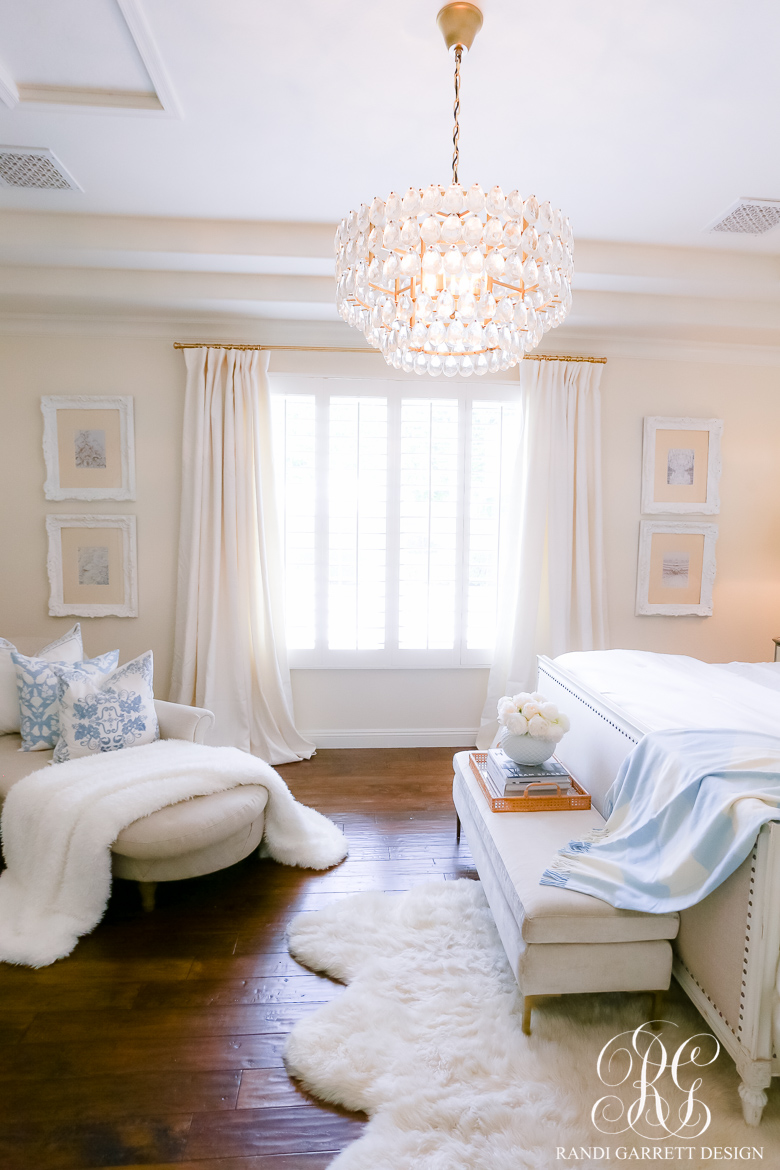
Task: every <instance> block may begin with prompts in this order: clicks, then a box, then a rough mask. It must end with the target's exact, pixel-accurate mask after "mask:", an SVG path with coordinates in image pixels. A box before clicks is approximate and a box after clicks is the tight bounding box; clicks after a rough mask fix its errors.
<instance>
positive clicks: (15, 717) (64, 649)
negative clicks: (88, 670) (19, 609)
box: [0, 622, 84, 735]
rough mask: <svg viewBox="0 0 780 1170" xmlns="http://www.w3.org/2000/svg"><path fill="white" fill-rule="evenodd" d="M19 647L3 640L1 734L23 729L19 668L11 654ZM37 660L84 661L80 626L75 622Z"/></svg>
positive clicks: (0, 653) (0, 654)
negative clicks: (17, 675) (17, 683)
mask: <svg viewBox="0 0 780 1170" xmlns="http://www.w3.org/2000/svg"><path fill="white" fill-rule="evenodd" d="M15 650H16V647H15V646H14V645H13V644H12V643H11V642H8V641H7V640H6V639H5V638H0V735H11V734H12V733H13V732H14V731H16V732H18V731H19V728H20V717H19V691H18V689H17V685H16V666H15V665H14V663H13V662H12V661H11V654H12V653H13V652H14V651H15ZM35 657H36V658H45V660H46V661H47V662H81V660H82V659H83V657H84V648H83V646H82V645H81V626H80V624H79V623H78V622H76V624H75V626H74V627H73V629H71V630H68V632H67V634H63V635H62V637H61V638H58V639H57V641H56V642H50V643H49V645H48V646H45V647H44V648H43V650H41V652H40V654H36V655H35Z"/></svg>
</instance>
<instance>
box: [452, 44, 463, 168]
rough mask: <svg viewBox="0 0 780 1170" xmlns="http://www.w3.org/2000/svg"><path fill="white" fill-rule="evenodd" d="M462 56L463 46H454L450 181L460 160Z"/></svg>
mask: <svg viewBox="0 0 780 1170" xmlns="http://www.w3.org/2000/svg"><path fill="white" fill-rule="evenodd" d="M462 56H463V46H462V45H456V46H455V103H454V105H453V107H452V113H453V116H454V118H455V125H454V127H453V130H452V147H453V150H452V181H453V183H457V181H458V163H459V161H460V150H459V147H458V144H459V140H460V122H459V121H458V119H459V117H460V62H461V58H462Z"/></svg>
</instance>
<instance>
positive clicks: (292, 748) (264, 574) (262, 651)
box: [171, 347, 314, 764]
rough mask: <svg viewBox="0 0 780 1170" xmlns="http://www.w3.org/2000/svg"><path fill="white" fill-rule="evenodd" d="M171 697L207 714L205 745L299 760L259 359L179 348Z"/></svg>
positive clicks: (257, 354)
mask: <svg viewBox="0 0 780 1170" xmlns="http://www.w3.org/2000/svg"><path fill="white" fill-rule="evenodd" d="M184 355H185V359H186V362H187V392H186V401H185V407H184V436H183V471H182V510H181V533H180V541H179V586H178V599H177V608H176V638H175V646H174V664H173V678H172V683H171V699H172V700H174V701H175V702H179V703H189V704H194V705H195V706H198V707H208V708H209V709H210V710H211V711H213V712H214V714H215V716H216V720H215V724H214V728H213V731H212V733H211V736H210V742H211V743H212V744H214V745H232V746H234V747H238V748H242V749H243V750H244V751H248V752H252V754H253V755H256V756H259V757H260V758H261V759H263V760H266V761H267V762H268V763H269V764H284V763H287V762H289V761H291V760H300V759H308V757H309V756H311V755H312V754H313V753H314V745H313V744H311V743H308V742H307V740H305V739H304V738H303V737H302V736H301V735H300V734H299V733H298V731H296V728H295V724H294V722H293V709H292V693H291V689H290V672H289V669H288V666H287V648H286V644H285V633H284V582H283V567H282V559H281V547H280V541H279V530H278V520H277V514H276V500H275V490H274V476H273V463H272V455H271V404H270V393H269V387H268V354H267V353H263V352H261V351H258V350H237V349H209V348H206V347H203V348H198V349H187V350H185V351H184Z"/></svg>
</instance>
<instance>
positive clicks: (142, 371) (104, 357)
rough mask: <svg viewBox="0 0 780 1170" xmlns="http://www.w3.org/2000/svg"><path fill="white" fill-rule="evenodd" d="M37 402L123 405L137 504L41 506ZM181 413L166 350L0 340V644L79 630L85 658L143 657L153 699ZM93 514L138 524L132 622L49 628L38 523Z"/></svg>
mask: <svg viewBox="0 0 780 1170" xmlns="http://www.w3.org/2000/svg"><path fill="white" fill-rule="evenodd" d="M43 394H132V395H133V397H134V398H135V449H136V473H137V499H136V500H128V501H122V502H116V501H112V500H94V501H83V500H63V501H54V500H46V499H45V498H44V494H43V483H44V480H45V478H46V476H45V465H44V461H43V447H42V435H43V416H42V414H41V409H40V399H41V395H43ZM182 402H183V400H182V373H181V355H180V354H178V353H176V352H175V351H174V350H173V348H172V346H171V344H170V342H166V341H163V340H160V339H146V338H133V339H130V338H107V337H90V338H86V337H78V336H68V335H61V334H39V335H27V336H24V337H9V336H2V337H0V500H2V512H1V514H0V549H2V556H0V633H2V636H3V637H7V636H8V635H9V634H11V635H12V634H34V635H41V636H46V637H47V638H52V639H53V638H55V637H57V636H58V635H59V634H61V633H63V632H64V631H65V630H66V629H68V628H69V627H70V626H71V625H72V624H73V623H74V622H75V621H77V620H80V621H81V627H82V631H83V636H84V645H85V648H86V651H87V653H88V654H98V653H102V652H103V651H105V650H111V649H113V648H114V647H115V646H118V647H119V649H120V653H121V657H120V661H125V660H127V659H129V658H134V657H135V656H136V655H137V654H141V653H143V651H144V650H148V649H149V648H150V647H151V648H152V649H153V650H154V658H155V691H156V693H157V695H158V696H159V697H160V698H165V697H166V695H167V693H168V685H169V680H170V671H171V656H172V652H173V603H174V590H175V582H176V556H177V533H178V523H179V518H178V513H179V491H180V488H179V479H180V475H181V453H180V439H179V436H180V433H181V417H182ZM93 512H94V513H104V512H105V513H109V514H114V515H117V514H131V515H135V516H136V517H137V525H138V599H139V605H138V611H139V616H138V617H137V618H116V617H105V618H80V619H76V618H53V617H49V616H48V600H49V585H48V577H47V575H46V548H47V541H46V529H45V517H46V515H47V514H48V513H53V514H59V515H62V514H65V515H70V514H76V513H80V514H84V513H93Z"/></svg>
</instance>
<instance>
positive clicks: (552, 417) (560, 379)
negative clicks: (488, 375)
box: [477, 361, 607, 749]
mask: <svg viewBox="0 0 780 1170" xmlns="http://www.w3.org/2000/svg"><path fill="white" fill-rule="evenodd" d="M602 369H603V366H601V365H598V364H595V363H593V362H563V361H526V362H522V363H521V368H520V379H521V395H522V403H523V429H522V435H521V439H520V449H519V452H518V461H517V472H516V484H515V490H514V491H513V492H512V499H513V500H514V501H515V508H514V513H513V514H510V515H509V516H508V517H507V524H506V527H505V528H504V530H503V541H502V561H501V564H500V568H499V598H498V614H497V618H498V620H497V625H496V628H497V635H496V649H495V654H494V658H493V665H492V668H491V671H490V679H489V682H488V695H487V700H486V702H485V707H484V710H483V713H482V725H481V728H480V731H479V734H478V736H477V746H478V747H480V748H483V749H484V748H487V747H490V745H491V744H492V742H493V740H494V738H495V735H496V733H497V731H498V722H497V718H496V703H497V701H498V699H499V698H500V697H501V696H502V695H506V694H509V695H511V694H516V693H517V692H518V691H532V690H535V689H536V656H537V654H549V655H550V656H552V657H554V656H555V655H557V654H563V653H565V652H566V651H567V650H596V649H600V648H602V647H603V646H604V645H605V642H606V637H607V631H606V601H605V589H604V553H603V535H602V501H601V396H600V390H599V383H600V381H601V371H602Z"/></svg>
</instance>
